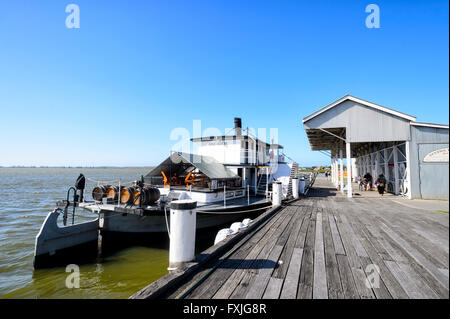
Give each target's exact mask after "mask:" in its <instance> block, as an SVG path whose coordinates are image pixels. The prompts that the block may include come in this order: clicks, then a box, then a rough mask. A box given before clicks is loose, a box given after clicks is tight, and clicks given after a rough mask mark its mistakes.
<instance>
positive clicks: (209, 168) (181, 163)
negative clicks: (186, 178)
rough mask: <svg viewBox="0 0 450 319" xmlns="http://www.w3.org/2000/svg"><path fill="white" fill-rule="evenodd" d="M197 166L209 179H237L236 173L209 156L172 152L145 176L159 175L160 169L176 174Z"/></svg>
mask: <svg viewBox="0 0 450 319" xmlns="http://www.w3.org/2000/svg"><path fill="white" fill-rule="evenodd" d="M194 168H198V169H199V170H200V171H201V172H202V173H203V174H205V175H206V176H208V178H210V179H237V178H239V176H238V175H236V174H234V173H233V172H232V171H231V170H229V169H228V168H226V167H225V165H223V164H222V163H219V162H218V161H216V160H215V159H214V158H212V157H210V156H202V155H197V154H189V153H181V152H178V153H172V154H171V155H170V156H169V157H168V158H167V159H165V160H164V161H163V162H162V163H161V164H159V165H158V166H156V167H155V168H154V169H152V170H151V171H150V172H149V173H148V174H147V175H146V176H145V177H156V176H158V177H160V176H161V171H163V172H165V174H166V175H173V174H177V175H178V176H180V175H182V174H183V173H186V172H189V171H192V170H193V169H194Z"/></svg>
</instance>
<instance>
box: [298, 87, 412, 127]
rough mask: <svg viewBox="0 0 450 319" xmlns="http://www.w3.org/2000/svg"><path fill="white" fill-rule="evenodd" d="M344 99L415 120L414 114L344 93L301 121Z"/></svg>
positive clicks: (326, 109) (313, 116)
mask: <svg viewBox="0 0 450 319" xmlns="http://www.w3.org/2000/svg"><path fill="white" fill-rule="evenodd" d="M345 101H353V102H356V103H359V104H362V105H365V106H367V107H371V108H374V109H377V110H380V111H383V112H386V113H389V114H392V115H395V116H398V117H401V118H404V119H406V120H409V121H415V120H416V117H415V116H412V115H408V114H405V113H402V112H399V111H396V110H393V109H390V108H388V107H385V106H382V105H379V104H375V103H373V102H369V101H366V100H363V99H360V98H358V97H355V96H352V95H350V94H347V95H344V96H343V97H341V98H340V99H337V100H336V101H334V102H332V103H330V104H328V105H327V106H325V107H323V108H321V109H320V110H318V111H316V112H314V113H312V114H310V115H308V116H306V117H304V118H303V123H305V122H307V121H309V120H311V119H313V118H315V117H316V116H318V115H320V114H322V113H323V112H325V111H328V110H329V109H331V108H333V107H335V106H337V105H339V104H341V103H342V102H345Z"/></svg>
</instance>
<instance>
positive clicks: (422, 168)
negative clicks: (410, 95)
mask: <svg viewBox="0 0 450 319" xmlns="http://www.w3.org/2000/svg"><path fill="white" fill-rule="evenodd" d="M448 133H449V130H448V129H442V128H431V127H423V126H413V125H411V148H410V152H411V154H410V159H411V164H410V165H411V185H410V188H411V196H412V198H423V199H446V200H448V199H449V193H448V192H449V182H448V178H449V177H448V173H449V169H448V163H423V157H424V156H425V155H426V154H428V153H429V152H431V151H434V150H437V149H440V148H444V147H449V146H448V145H449V136H448Z"/></svg>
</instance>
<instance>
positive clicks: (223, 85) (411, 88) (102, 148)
mask: <svg viewBox="0 0 450 319" xmlns="http://www.w3.org/2000/svg"><path fill="white" fill-rule="evenodd" d="M69 3H76V4H78V5H79V7H80V29H68V28H66V26H65V20H66V16H67V15H68V14H67V13H66V12H65V7H66V5H67V4H69ZM370 3H376V4H378V6H379V7H380V11H381V28H380V29H368V28H366V26H365V19H366V16H367V15H368V13H366V12H365V7H366V5H368V4H370ZM448 12H449V8H448V2H447V1H375V0H370V1H341V2H338V1H309V2H306V1H305V2H303V1H297V0H292V1H262V0H252V1H245V0H223V1H218V0H191V1H171V0H168V1H110V0H108V1H95V3H94V1H84V0H83V1H81V0H70V1H20V0H17V1H12V0H10V1H1V2H0V165H4V166H7V165H120V166H124V165H132V166H134V165H154V164H157V163H158V162H159V161H160V160H162V159H163V158H164V157H166V156H167V155H168V153H169V150H170V148H171V146H172V145H173V144H174V143H175V141H171V140H170V132H171V130H172V129H174V128H176V127H185V128H188V129H190V130H192V120H194V119H200V120H202V122H203V127H204V128H206V127H217V128H219V129H221V130H222V131H224V130H225V128H229V127H232V125H233V117H235V116H240V117H242V119H243V126H244V127H246V126H250V127H255V128H257V127H266V128H270V127H277V128H278V129H279V142H280V143H281V144H283V145H284V146H285V148H286V153H287V154H288V155H289V156H291V157H292V158H294V159H296V160H297V161H298V162H299V163H300V165H318V164H328V163H329V159H328V158H327V157H325V156H324V155H322V154H320V153H318V152H311V151H310V148H309V144H308V141H307V138H306V135H305V133H304V130H303V126H302V125H301V118H303V117H304V116H306V115H308V114H310V113H312V112H313V111H315V110H317V109H318V108H320V107H323V106H325V105H326V104H328V103H330V102H332V101H334V100H335V99H337V98H340V97H341V96H343V95H345V94H347V93H349V94H352V95H355V96H357V97H360V98H363V99H366V100H370V101H373V102H375V103H378V104H381V105H384V106H387V107H390V108H394V109H396V110H399V111H402V112H405V113H408V114H411V115H415V116H417V119H418V121H424V122H437V123H448V117H449V91H448V86H449V60H448V58H449V42H448V37H449V34H448V27H449V17H448Z"/></svg>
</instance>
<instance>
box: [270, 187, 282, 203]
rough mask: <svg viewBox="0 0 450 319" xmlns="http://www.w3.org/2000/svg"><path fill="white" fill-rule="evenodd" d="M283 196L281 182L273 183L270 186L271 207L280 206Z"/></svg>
mask: <svg viewBox="0 0 450 319" xmlns="http://www.w3.org/2000/svg"><path fill="white" fill-rule="evenodd" d="M282 196H283V190H282V184H281V182H274V183H273V184H272V206H278V205H281V199H282Z"/></svg>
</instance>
